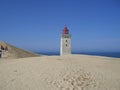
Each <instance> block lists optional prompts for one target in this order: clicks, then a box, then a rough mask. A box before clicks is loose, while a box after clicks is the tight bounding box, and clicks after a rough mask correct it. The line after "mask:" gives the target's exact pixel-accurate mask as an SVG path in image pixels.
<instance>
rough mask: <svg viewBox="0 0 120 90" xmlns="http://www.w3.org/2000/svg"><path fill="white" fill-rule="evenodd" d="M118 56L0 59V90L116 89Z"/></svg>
mask: <svg viewBox="0 0 120 90" xmlns="http://www.w3.org/2000/svg"><path fill="white" fill-rule="evenodd" d="M119 69H120V58H108V57H98V56H87V55H69V56H43V57H31V58H21V59H11V60H7V59H6V60H5V59H0V90H120V70H119Z"/></svg>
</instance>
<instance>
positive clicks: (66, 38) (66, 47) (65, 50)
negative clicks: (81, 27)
mask: <svg viewBox="0 0 120 90" xmlns="http://www.w3.org/2000/svg"><path fill="white" fill-rule="evenodd" d="M60 44H61V45H60V55H61V56H62V55H69V54H71V35H70V34H69V30H68V29H67V27H66V26H65V27H64V29H63V31H62V34H61V43H60Z"/></svg>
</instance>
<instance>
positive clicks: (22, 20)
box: [0, 0, 120, 52]
mask: <svg viewBox="0 0 120 90" xmlns="http://www.w3.org/2000/svg"><path fill="white" fill-rule="evenodd" d="M65 24H66V25H67V27H68V29H69V31H70V33H71V34H72V50H73V51H80V52H96V51H100V52H101V51H102V52H103V51H105V52H120V1H119V0H0V40H2V41H5V42H8V43H10V44H13V45H15V46H17V47H20V48H23V49H27V50H33V51H50V52H52V51H59V47H60V34H61V31H62V29H63V28H64V25H65Z"/></svg>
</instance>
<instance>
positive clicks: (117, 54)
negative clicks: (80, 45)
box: [35, 52, 120, 58]
mask: <svg viewBox="0 0 120 90" xmlns="http://www.w3.org/2000/svg"><path fill="white" fill-rule="evenodd" d="M35 53H37V54H42V55H48V56H53V55H56V56H59V55H60V53H59V52H35ZM72 54H83V55H94V56H106V57H113V58H120V52H72Z"/></svg>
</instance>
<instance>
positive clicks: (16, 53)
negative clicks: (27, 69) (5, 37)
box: [0, 41, 40, 58]
mask: <svg viewBox="0 0 120 90" xmlns="http://www.w3.org/2000/svg"><path fill="white" fill-rule="evenodd" d="M1 46H3V47H6V46H7V47H8V52H5V51H4V50H3V52H2V53H3V54H2V58H24V57H36V56H40V55H38V54H35V53H32V52H29V51H26V50H23V49H20V48H17V47H15V46H13V45H10V44H8V43H6V42H3V41H0V47H1Z"/></svg>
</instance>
